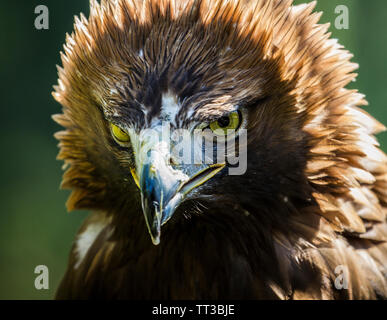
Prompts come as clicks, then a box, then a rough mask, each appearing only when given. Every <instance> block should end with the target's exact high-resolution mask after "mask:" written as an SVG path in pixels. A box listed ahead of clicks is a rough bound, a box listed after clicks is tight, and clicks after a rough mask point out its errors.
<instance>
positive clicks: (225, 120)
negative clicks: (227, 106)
mask: <svg viewBox="0 0 387 320" xmlns="http://www.w3.org/2000/svg"><path fill="white" fill-rule="evenodd" d="M218 124H219V127H221V128H225V127H228V126H229V125H230V117H228V116H224V117H221V118H220V119H219V120H218Z"/></svg>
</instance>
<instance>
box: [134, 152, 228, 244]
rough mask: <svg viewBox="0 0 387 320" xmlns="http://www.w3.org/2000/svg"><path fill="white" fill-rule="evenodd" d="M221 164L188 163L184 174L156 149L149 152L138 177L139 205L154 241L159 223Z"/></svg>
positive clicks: (157, 239)
mask: <svg viewBox="0 0 387 320" xmlns="http://www.w3.org/2000/svg"><path fill="white" fill-rule="evenodd" d="M190 167H191V166H190ZM194 167H195V169H194ZM224 167H225V165H224V164H216V165H200V166H192V168H190V170H186V171H188V172H190V174H189V175H188V174H186V173H183V171H182V170H181V169H178V168H176V167H174V166H172V165H171V164H169V161H167V159H166V158H165V156H163V155H162V154H161V153H160V152H158V151H154V150H152V151H150V152H149V154H148V161H146V164H144V165H143V166H142V167H141V168H140V170H139V171H140V177H139V179H138V180H139V187H140V190H141V201H142V209H143V212H144V216H145V221H146V224H147V227H148V230H149V233H150V236H151V239H152V242H153V244H154V245H158V244H159V243H160V233H161V226H162V225H163V224H165V223H166V222H167V221H168V220H169V219H170V218H171V217H172V215H173V213H174V212H175V210H176V208H177V207H178V206H179V204H180V203H181V202H182V201H183V200H184V198H185V196H186V195H187V194H188V193H189V192H190V191H192V190H193V189H195V188H196V187H198V186H200V185H201V184H203V183H205V182H206V181H208V180H209V179H211V178H212V177H213V176H215V175H216V174H217V173H218V172H219V171H221V170H222V169H223V168H224Z"/></svg>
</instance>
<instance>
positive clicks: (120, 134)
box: [110, 123, 130, 143]
mask: <svg viewBox="0 0 387 320" xmlns="http://www.w3.org/2000/svg"><path fill="white" fill-rule="evenodd" d="M110 129H111V132H112V135H113V137H114V139H115V140H117V141H118V142H120V143H127V142H129V140H130V138H129V135H128V134H127V133H126V132H125V131H124V130H122V129H121V128H120V127H118V126H116V125H115V124H113V123H110Z"/></svg>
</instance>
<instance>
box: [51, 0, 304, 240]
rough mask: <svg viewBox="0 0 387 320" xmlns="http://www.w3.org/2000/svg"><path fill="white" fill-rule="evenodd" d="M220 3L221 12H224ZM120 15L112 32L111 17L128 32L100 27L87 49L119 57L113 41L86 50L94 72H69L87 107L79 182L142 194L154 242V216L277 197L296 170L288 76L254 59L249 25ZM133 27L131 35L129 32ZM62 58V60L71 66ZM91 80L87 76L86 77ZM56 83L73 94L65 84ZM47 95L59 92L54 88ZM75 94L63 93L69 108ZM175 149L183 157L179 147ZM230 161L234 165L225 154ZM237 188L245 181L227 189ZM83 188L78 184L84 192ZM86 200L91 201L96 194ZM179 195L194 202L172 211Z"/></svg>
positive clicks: (259, 53) (296, 121) (296, 127)
mask: <svg viewBox="0 0 387 320" xmlns="http://www.w3.org/2000/svg"><path fill="white" fill-rule="evenodd" d="M124 3H126V2H123V6H128V7H129V8H131V10H140V9H141V7H142V6H143V7H144V8H147V6H149V7H148V10H156V11H157V10H163V9H162V8H161V7H158V6H159V5H161V4H160V3H157V2H145V4H140V3H136V7H130V6H129V4H124ZM166 4H167V2H166ZM220 4H221V3H220V2H219V5H220ZM168 5H169V6H172V4H171V3H168ZM201 5H202V6H205V5H210V4H209V3H208V4H205V3H204V2H203V3H202V4H201ZM222 5H224V6H225V7H224V10H226V8H227V7H229V8H228V10H231V9H232V7H230V5H227V4H226V3H225V4H222ZM133 6H134V4H133ZM189 7H192V8H191V9H192V10H200V5H199V2H197V3H195V2H190V1H188V2H186V3H184V4H183V5H182V6H181V8H174V10H181V12H180V13H178V11H176V12H175V14H180V15H182V16H185V19H187V20H188V21H189V19H193V16H190V15H192V14H194V13H193V12H190V11H188V8H189ZM108 8H110V7H109V6H108V7H107V8H106V9H104V10H110V9H108ZM170 9H171V10H172V8H170ZM111 10H112V9H111ZM165 10H169V9H165ZM208 10H210V9H209V8H208ZM233 10H238V8H237V7H235V8H233ZM236 13H237V14H240V13H238V12H236ZM106 14H107V11H106ZM128 14H129V15H130V16H127V17H126V18H124V17H122V19H124V20H122V21H121V23H124V24H125V25H123V26H122V28H123V29H121V28H120V27H119V26H118V25H116V27H117V28H118V29H117V30H116V32H124V33H125V32H129V33H128V34H126V36H127V38H126V40H125V41H123V42H122V40H120V39H118V38H117V39H113V38H112V39H108V38H107V37H110V36H111V35H108V34H106V33H102V35H100V36H98V37H101V38H100V39H95V38H94V39H93V40H91V39H89V40H90V41H92V42H93V43H92V44H93V45H94V46H95V48H91V47H90V50H91V51H90V52H92V53H93V54H97V52H96V51H97V50H98V49H97V46H98V47H99V46H102V47H101V48H99V49H101V50H109V41H112V43H111V45H113V46H118V47H120V48H119V52H120V53H119V56H114V55H116V54H118V52H116V51H115V50H111V52H109V53H108V55H106V54H105V55H104V56H100V57H98V58H97V56H95V57H94V58H95V59H102V61H94V60H91V61H93V62H96V63H98V62H100V63H101V64H103V65H101V69H99V70H98V71H97V70H94V71H93V72H98V74H94V75H86V73H87V71H88V69H87V67H86V69H85V70H78V75H79V77H81V78H84V80H85V81H87V82H89V84H87V85H86V86H85V87H82V89H81V90H82V91H83V93H81V94H82V98H83V99H86V100H87V101H84V102H82V104H83V105H82V107H83V108H87V109H88V110H87V114H85V115H81V114H80V115H79V116H80V117H84V118H82V119H81V118H79V119H78V121H79V123H78V124H77V126H78V128H77V129H79V130H80V131H84V133H83V134H82V137H79V139H80V140H83V143H84V149H86V150H82V152H84V153H85V157H86V158H87V159H88V160H87V162H88V165H89V166H90V167H92V168H93V179H92V181H90V183H91V184H94V183H95V180H97V179H101V180H102V179H104V180H109V181H104V182H102V181H101V182H98V183H101V184H102V183H104V184H107V183H112V182H113V181H114V185H113V186H112V187H114V189H111V190H110V189H109V187H108V186H107V185H106V186H104V189H105V190H104V201H105V202H106V199H107V198H109V197H112V198H113V199H116V198H121V199H127V198H128V193H131V194H132V195H131V196H130V197H134V195H133V194H137V199H136V200H134V201H136V202H138V199H141V200H140V203H141V207H142V210H143V213H144V216H145V221H146V224H147V227H148V229H149V232H150V235H151V238H152V241H153V243H154V244H158V243H159V241H160V239H159V238H160V231H161V225H163V224H165V223H166V222H167V221H168V220H169V219H170V218H171V217H172V216H173V214H174V212H175V211H176V210H178V213H177V216H178V217H180V218H182V219H187V216H189V215H192V214H198V215H200V214H203V211H204V210H205V211H209V208H211V211H212V212H213V214H214V215H216V214H218V215H221V214H222V212H223V211H224V210H225V208H229V207H230V205H231V206H232V208H234V209H233V210H235V211H236V212H239V213H242V214H245V215H246V214H249V213H248V212H249V208H250V205H251V203H253V202H255V201H257V200H258V199H260V198H262V199H263V198H267V197H269V198H270V200H273V201H274V202H276V201H283V199H288V197H290V196H291V194H289V193H291V189H292V188H294V187H295V186H297V185H298V184H299V183H301V180H302V179H303V178H302V168H303V167H304V166H305V158H306V142H305V141H304V140H305V139H304V137H305V135H306V134H305V133H304V132H303V131H302V121H301V116H299V115H297V112H298V111H297V108H296V106H295V104H296V97H295V96H294V94H293V93H292V90H294V84H292V83H290V82H289V81H287V80H284V79H282V76H281V57H280V56H278V57H275V58H273V57H268V56H265V52H264V48H261V47H260V46H257V44H256V43H255V41H256V40H254V39H253V38H252V35H251V34H249V33H248V32H246V33H245V34H240V32H241V31H240V30H239V27H238V26H237V24H236V23H233V24H230V23H231V22H232V20H231V21H227V20H226V21H222V19H221V17H219V21H218V24H215V23H213V24H212V23H209V21H208V22H207V23H206V22H202V21H192V22H193V23H192V25H188V24H186V25H183V24H182V22H181V21H178V20H174V19H171V17H168V15H170V14H172V13H171V12H168V11H166V12H160V14H161V15H160V17H158V18H157V21H155V24H153V26H152V27H151V28H150V26H149V25H148V24H149V21H148V22H147V21H144V22H140V21H137V22H134V21H133V22H129V20H128V21H126V22H125V19H129V18H130V19H133V16H132V15H134V14H135V12H132V13H128ZM149 14H150V15H152V14H155V13H151V11H150V12H149ZM196 14H198V13H196ZM149 18H151V16H150V17H149ZM153 18H156V16H155V17H153ZM237 18H238V17H237V16H235V17H233V18H232V19H237ZM110 19H118V18H117V17H110ZM230 19H231V17H230ZM239 19H240V18H239ZM82 23H86V21H83V22H82V21H79V22H78V27H77V26H76V28H79V27H80V25H81V24H82ZM88 23H89V24H90V23H91V21H89V22H88ZM112 23H113V22H112ZM114 23H115V24H117V23H118V21H116V22H114ZM114 23H113V25H114ZM89 27H90V28H91V25H89ZM125 28H128V29H127V30H126V29H125ZM131 28H133V30H131ZM136 28H137V32H140V34H139V35H135V34H130V33H131V32H134V30H135V29H136ZM141 33H143V35H142V36H141ZM90 36H91V35H90ZM112 36H113V35H112ZM145 36H146V38H145ZM261 37H263V36H262V35H261ZM129 40H130V41H132V42H133V43H132V44H130V43H128V41H129ZM264 40H265V38H264V37H263V39H262V41H264ZM130 41H129V42H130ZM92 44H91V43H90V45H92ZM79 45H81V44H79ZM82 45H83V46H84V45H85V44H82ZM131 45H133V47H131ZM241 45H243V46H244V47H245V48H242V49H241ZM121 46H124V47H125V48H124V47H121ZM111 49H112V48H111ZM124 50H125V51H124ZM66 51H67V52H70V51H71V50H70V49H69V48H67V49H66ZM121 55H124V56H121ZM94 58H91V56H90V57H89V58H88V59H94ZM63 59H64V61H63V62H64V64H68V63H70V64H71V63H73V62H66V61H69V60H67V58H63ZM91 61H89V62H91ZM74 63H75V61H74ZM72 67H75V65H73V66H72ZM61 70H62V69H60V73H61V74H62V76H64V73H65V71H64V70H62V71H61ZM74 71H75V70H74ZM91 77H94V79H92V78H91ZM95 78H98V80H97V79H95ZM94 80H97V83H94V84H93V85H91V82H94ZM74 85H75V86H77V87H78V86H79V85H80V83H77V84H74ZM93 86H94V88H93ZM63 89H64V90H66V91H67V90H70V91H73V89H74V86H73V85H72V86H71V87H68V88H63ZM57 90H59V91H60V90H61V89H60V87H59V88H57ZM86 91H87V92H88V94H86ZM68 94H70V92H68ZM72 94H75V92H72ZM54 95H55V97H56V98H58V99H60V100H61V101H62V99H61V98H60V97H62V96H63V93H59V92H57V93H55V94H54ZM85 95H87V96H85ZM74 98H75V97H74ZM80 103H81V101H79V100H77V101H71V105H69V109H71V108H72V107H75V105H74V104H77V105H78V104H80ZM85 111H86V110H85ZM86 117H87V118H86ZM73 118H75V117H73ZM72 120H74V121H76V119H72ZM74 129H75V128H74ZM242 133H243V134H242ZM241 136H243V138H241ZM241 140H243V141H241ZM181 141H182V142H181ZM179 142H180V143H179ZM300 149H301V150H300ZM181 151H183V153H184V156H183V157H182V156H181V155H180V154H178V152H180V153H181ZM242 155H243V157H242ZM247 157H248V158H247ZM182 158H184V159H182ZM241 158H243V160H244V163H235V162H238V161H239V160H240V159H241ZM285 158H286V159H287V160H286V164H284V161H283V159H285ZM230 159H231V162H233V165H230ZM235 165H237V168H239V170H234V172H235V173H234V174H232V170H231V174H230V172H229V169H230V166H231V168H232V167H235ZM279 168H281V170H282V171H283V173H284V174H281V179H280V180H279V181H273V179H272V178H271V175H272V174H273V172H276V171H278V170H279ZM74 169H75V168H74ZM237 171H238V172H237ZM236 173H237V174H236ZM74 174H75V173H74ZM76 179H79V177H78V178H75V177H74V179H72V182H73V183H74V182H75V181H79V180H76ZM65 184H67V183H65ZM135 184H136V185H137V187H138V189H137V188H134V187H133V186H134V185H135ZM238 185H241V186H246V187H245V188H240V190H238V188H237V187H236V186H238ZM92 188H93V187H91V188H86V190H87V192H88V191H90V190H91V189H92ZM298 192H299V191H298ZM298 192H297V193H298ZM113 194H114V196H113ZM94 201H95V205H97V199H94ZM111 201H115V200H111ZM123 201H124V200H123ZM183 202H190V203H187V204H186V205H185V208H187V207H190V206H191V207H192V208H194V210H191V211H192V212H189V211H188V212H187V209H185V210H184V209H181V210H179V208H180V206H181V204H182V203H183ZM70 204H72V202H71V201H70ZM71 206H72V205H71ZM204 208H207V209H204ZM228 211H229V210H228ZM208 215H209V214H208Z"/></svg>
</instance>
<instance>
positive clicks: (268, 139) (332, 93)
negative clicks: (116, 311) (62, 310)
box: [53, 0, 387, 299]
mask: <svg viewBox="0 0 387 320" xmlns="http://www.w3.org/2000/svg"><path fill="white" fill-rule="evenodd" d="M314 6H315V3H310V4H305V5H297V6H294V5H292V0H251V1H247V0H229V1H226V0H144V1H142V0H115V1H113V0H112V1H107V0H101V2H100V3H98V2H97V1H96V0H91V1H90V17H89V18H88V19H87V18H85V16H83V15H82V14H81V15H80V18H78V17H76V18H75V25H74V28H75V31H74V32H73V33H72V34H71V35H67V38H66V44H65V46H64V52H63V53H62V55H61V59H62V65H63V67H58V72H59V81H58V85H57V86H55V91H54V93H53V95H54V98H55V99H56V100H57V101H58V102H59V103H60V104H61V105H62V106H63V114H60V115H55V116H54V119H55V121H56V122H58V123H59V124H60V125H62V126H63V127H64V128H65V130H64V131H61V132H58V133H57V134H56V138H57V139H58V140H59V141H60V143H59V147H60V153H59V156H58V159H60V160H64V162H65V165H64V167H65V170H66V171H65V173H64V176H63V182H62V187H63V188H69V189H72V190H73V191H72V194H71V196H70V198H69V200H68V202H67V207H68V209H69V210H73V209H88V210H91V211H92V212H93V213H92V214H91V215H90V217H89V218H88V219H87V220H86V221H85V223H84V225H83V226H82V228H81V229H80V231H79V233H78V235H77V237H76V241H75V243H74V245H73V248H72V251H71V255H70V260H69V266H68V269H67V272H66V274H65V276H64V279H63V280H62V283H61V285H60V287H59V289H58V291H57V298H58V299H93V298H98V299H230V298H231V299H245V298H248V299H377V298H379V299H385V298H386V297H387V280H386V277H387V264H386V262H387V242H386V241H387V224H386V212H387V157H386V155H385V154H384V153H383V152H382V151H381V150H380V149H379V148H378V142H377V140H376V139H375V137H374V134H377V133H379V132H381V131H383V130H384V126H383V125H381V124H380V123H379V122H377V121H376V120H375V119H373V118H372V117H371V116H370V115H369V114H367V113H366V112H365V111H363V110H362V109H361V108H360V107H361V106H363V105H366V101H365V99H364V96H363V95H362V94H360V93H358V92H357V91H356V90H349V89H347V88H346V86H347V84H348V83H349V82H351V81H352V80H354V79H355V77H356V74H355V73H353V72H354V70H355V69H357V65H356V64H354V63H352V62H350V59H351V57H352V55H351V54H350V53H349V52H348V51H346V50H345V49H344V48H343V47H342V46H341V45H339V44H338V42H337V41H336V40H335V39H331V38H330V33H328V32H327V30H328V27H329V26H328V25H322V24H318V21H319V18H320V15H321V14H320V13H315V12H313V9H314ZM166 125H167V126H169V128H171V130H175V131H177V130H180V129H182V130H184V132H186V133H187V132H188V133H189V134H188V139H186V140H184V142H183V143H182V144H183V145H184V144H185V146H188V145H189V144H194V145H195V146H196V151H194V152H192V153H194V154H196V155H200V154H203V153H206V152H207V151H213V154H214V155H213V156H212V157H211V156H209V157H210V158H211V159H212V160H216V161H213V162H212V163H207V162H203V163H200V162H199V163H196V162H195V163H187V161H182V158H181V157H178V156H177V155H176V154H173V153H172V152H171V151H170V149H169V148H168V147H167V146H170V145H171V144H172V145H176V144H177V143H178V142H179V143H180V144H181V141H180V140H179V141H177V140H176V141H175V140H173V139H172V138H171V137H169V138H165V137H164V136H163V135H162V134H161V132H162V131H163V127H165V126H166ZM147 132H148V133H147ZM149 132H152V133H149ZM197 132H201V133H202V135H201V136H202V138H203V139H199V140H200V141H204V140H205V139H206V134H208V133H212V134H213V135H214V136H215V139H213V141H214V143H213V144H212V145H210V146H209V147H206V145H204V144H203V145H204V146H203V145H200V144H199V146H198V143H197V142H198V140H197V137H198V136H200V135H197ZM230 132H231V133H232V134H230ZM242 133H245V134H244V137H245V138H244V139H242ZM229 134H230V135H231V136H232V138H233V140H234V142H235V143H234V145H233V148H231V147H230V148H229V147H228V145H229V140H230V139H229ZM155 137H156V139H155ZM224 141H225V144H224V145H227V147H223V148H222V147H221V146H220V144H221V142H222V143H223V142H224ZM240 147H242V148H240ZM209 149H211V150H209ZM198 150H199V151H198ZM222 150H223V151H222ZM241 150H242V151H241ZM243 150H245V152H244V151H243ZM222 152H224V153H225V154H226V155H227V157H224V159H223V160H219V159H218V157H217V156H216V157H215V155H219V154H221V153H222ZM179 154H180V153H179ZM229 155H234V156H235V157H236V156H241V155H245V156H246V164H247V166H246V168H245V170H243V172H242V173H241V174H230V170H231V169H232V168H235V164H232V163H231V162H230V161H229V157H228V156H229ZM205 159H207V158H205ZM149 234H150V236H149Z"/></svg>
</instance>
